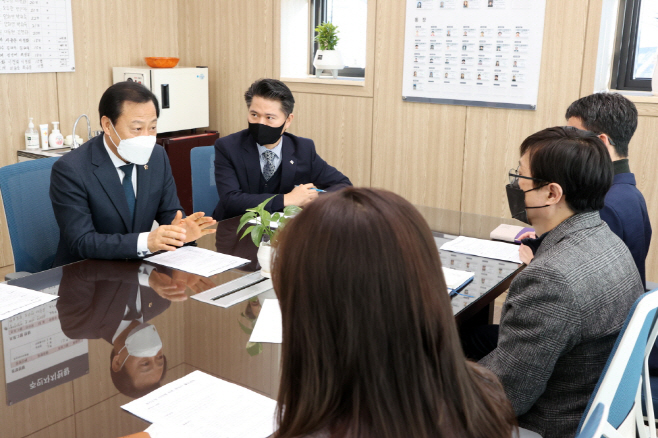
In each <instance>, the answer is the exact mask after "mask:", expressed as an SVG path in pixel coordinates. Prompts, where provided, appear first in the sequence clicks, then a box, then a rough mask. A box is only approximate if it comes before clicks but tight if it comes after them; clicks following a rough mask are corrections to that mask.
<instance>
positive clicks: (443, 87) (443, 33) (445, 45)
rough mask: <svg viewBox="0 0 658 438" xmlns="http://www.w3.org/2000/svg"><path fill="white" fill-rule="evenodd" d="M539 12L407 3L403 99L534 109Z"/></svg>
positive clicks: (475, 3) (528, 3) (507, 3)
mask: <svg viewBox="0 0 658 438" xmlns="http://www.w3.org/2000/svg"><path fill="white" fill-rule="evenodd" d="M545 8H546V1H545V0H407V14H406V25H405V43H404V44H405V46H404V73H403V83H402V96H403V97H402V98H403V99H404V100H406V101H408V102H426V103H443V104H452V105H468V106H485V107H493V108H514V109H531V110H534V109H536V108H537V93H538V90H539V71H540V65H541V50H542V39H543V33H544V12H545ZM556 37H558V35H556Z"/></svg>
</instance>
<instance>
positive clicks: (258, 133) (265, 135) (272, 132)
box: [249, 122, 286, 146]
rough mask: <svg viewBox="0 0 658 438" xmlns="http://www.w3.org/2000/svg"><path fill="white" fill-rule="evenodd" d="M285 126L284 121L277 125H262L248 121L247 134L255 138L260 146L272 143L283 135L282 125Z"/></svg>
mask: <svg viewBox="0 0 658 438" xmlns="http://www.w3.org/2000/svg"><path fill="white" fill-rule="evenodd" d="M284 126H286V122H283V125H281V126H279V127H272V126H267V125H263V124H262V123H251V122H250V123H249V134H251V136H252V137H253V139H254V140H256V143H258V144H259V145H261V146H265V145H266V144H274V143H276V142H277V141H279V139H280V138H281V136H282V135H283V127H284Z"/></svg>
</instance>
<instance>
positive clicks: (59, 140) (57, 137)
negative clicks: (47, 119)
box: [48, 122, 64, 148]
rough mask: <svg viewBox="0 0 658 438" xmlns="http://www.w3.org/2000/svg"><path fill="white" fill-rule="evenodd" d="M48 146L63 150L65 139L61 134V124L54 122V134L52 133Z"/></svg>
mask: <svg viewBox="0 0 658 438" xmlns="http://www.w3.org/2000/svg"><path fill="white" fill-rule="evenodd" d="M48 144H49V145H50V147H51V148H61V147H62V146H64V137H63V136H62V134H61V133H60V132H59V122H53V132H51V133H50V137H49V138H48Z"/></svg>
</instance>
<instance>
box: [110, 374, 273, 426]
mask: <svg viewBox="0 0 658 438" xmlns="http://www.w3.org/2000/svg"><path fill="white" fill-rule="evenodd" d="M122 408H123V409H125V410H126V411H128V412H130V413H132V414H134V415H136V416H138V417H140V418H142V419H144V420H146V421H148V422H150V423H153V424H154V425H155V427H154V429H156V431H157V430H160V431H162V429H165V428H167V427H168V426H169V425H171V429H172V431H173V429H174V428H176V430H178V431H181V430H184V431H185V433H184V434H182V435H181V434H179V435H177V436H179V437H181V436H189V437H204V438H265V437H267V436H269V435H271V434H272V433H273V432H274V428H275V423H274V413H275V410H276V401H275V400H272V399H270V398H268V397H265V396H263V395H260V394H257V393H255V392H253V391H250V390H248V389H246V388H243V387H241V386H239V385H235V384H233V383H229V382H226V381H224V380H221V379H218V378H216V377H213V376H211V375H209V374H206V373H203V372H201V371H194V372H192V373H190V374H188V375H187V376H185V377H182V378H180V379H178V380H176V381H174V382H171V383H169V384H167V385H165V386H163V387H161V388H158V389H156V390H155V391H153V392H151V393H149V394H147V395H145V396H144V397H142V398H140V399H137V400H134V401H132V402H130V403H128V404H125V405H123V406H122ZM158 436H163V435H158ZM164 436H166V435H164Z"/></svg>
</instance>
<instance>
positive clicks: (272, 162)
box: [213, 79, 352, 220]
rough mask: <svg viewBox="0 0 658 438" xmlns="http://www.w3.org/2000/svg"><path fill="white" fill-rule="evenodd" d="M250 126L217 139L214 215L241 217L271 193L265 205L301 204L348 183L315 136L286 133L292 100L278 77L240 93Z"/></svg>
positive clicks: (272, 207)
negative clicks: (322, 153) (319, 148)
mask: <svg viewBox="0 0 658 438" xmlns="http://www.w3.org/2000/svg"><path fill="white" fill-rule="evenodd" d="M244 98H245V102H246V103H247V108H248V113H247V121H248V123H249V129H245V130H243V131H240V132H236V133H234V134H231V135H229V136H226V137H223V138H220V139H218V140H217V141H216V142H215V180H216V183H217V192H218V193H219V203H218V204H217V208H215V212H214V213H213V218H215V219H217V220H222V219H224V218H229V217H234V216H238V215H241V214H243V213H244V212H245V210H246V209H248V208H253V207H255V206H257V205H258V204H260V203H261V202H263V201H264V200H266V199H267V198H270V197H272V196H274V198H273V199H272V200H271V201H270V202H268V203H267V205H266V206H265V208H266V209H267V210H268V211H270V212H274V211H281V210H283V208H284V207H286V206H289V205H296V206H298V207H303V206H305V205H307V204H308V203H310V202H312V201H313V200H314V199H316V198H317V197H318V194H319V193H321V192H323V191H332V190H337V189H340V188H341V187H344V186H347V185H352V183H351V182H350V180H349V179H348V178H347V177H346V176H345V175H343V174H342V173H340V172H339V171H338V170H336V169H335V168H334V167H332V166H330V165H329V164H327V162H325V161H324V160H323V159H322V158H320V156H319V155H318V154H317V152H316V151H315V144H314V143H313V140H310V139H308V138H302V137H297V136H294V135H292V134H289V133H288V132H286V131H287V130H288V129H289V127H290V124H291V123H292V120H293V118H294V115H293V107H294V104H295V99H294V98H293V95H292V92H291V91H290V89H289V88H288V87H287V86H286V84H284V83H283V82H281V81H278V80H276V79H259V80H257V81H256V82H254V83H253V84H251V86H250V87H249V89H248V90H247V91H246V93H245V94H244Z"/></svg>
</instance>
